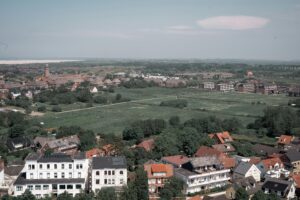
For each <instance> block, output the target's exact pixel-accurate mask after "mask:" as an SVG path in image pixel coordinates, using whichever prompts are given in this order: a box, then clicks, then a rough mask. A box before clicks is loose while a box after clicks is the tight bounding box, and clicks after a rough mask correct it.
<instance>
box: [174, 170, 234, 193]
mask: <svg viewBox="0 0 300 200" xmlns="http://www.w3.org/2000/svg"><path fill="white" fill-rule="evenodd" d="M184 171H185V170H184V169H176V170H175V175H176V176H177V177H178V178H180V179H181V180H183V181H184V183H185V184H184V185H185V187H184V192H185V193H186V194H192V193H196V192H201V191H203V190H207V189H213V188H217V187H223V186H225V185H227V184H228V181H229V180H230V175H229V172H230V169H223V170H216V171H210V172H205V173H201V174H196V173H194V174H192V173H191V174H190V175H188V174H186V173H185V172H184ZM182 172H183V173H182Z"/></svg>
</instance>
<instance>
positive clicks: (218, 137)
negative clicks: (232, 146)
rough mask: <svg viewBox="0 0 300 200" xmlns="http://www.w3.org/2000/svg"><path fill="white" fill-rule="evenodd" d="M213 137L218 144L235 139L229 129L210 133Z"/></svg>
mask: <svg viewBox="0 0 300 200" xmlns="http://www.w3.org/2000/svg"><path fill="white" fill-rule="evenodd" d="M208 136H209V137H210V138H211V139H213V140H215V141H216V142H217V144H225V143H229V142H232V141H233V139H232V137H231V135H230V133H229V132H228V131H224V132H220V133H212V134H209V135H208Z"/></svg>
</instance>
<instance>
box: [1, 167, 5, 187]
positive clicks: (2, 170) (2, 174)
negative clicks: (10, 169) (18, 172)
mask: <svg viewBox="0 0 300 200" xmlns="http://www.w3.org/2000/svg"><path fill="white" fill-rule="evenodd" d="M0 170H1V171H0V187H1V186H3V185H4V168H3V169H0Z"/></svg>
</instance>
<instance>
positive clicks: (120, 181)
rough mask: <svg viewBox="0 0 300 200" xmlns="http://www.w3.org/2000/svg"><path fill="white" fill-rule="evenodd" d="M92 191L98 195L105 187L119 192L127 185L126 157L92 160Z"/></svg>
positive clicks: (96, 158) (95, 158)
mask: <svg viewBox="0 0 300 200" xmlns="http://www.w3.org/2000/svg"><path fill="white" fill-rule="evenodd" d="M91 174H92V178H91V182H92V188H91V189H92V191H93V192H95V193H97V191H99V190H101V188H104V187H114V188H116V189H117V190H118V189H121V188H122V186H124V185H127V164H126V159H125V157H94V158H93V160H92V173H91Z"/></svg>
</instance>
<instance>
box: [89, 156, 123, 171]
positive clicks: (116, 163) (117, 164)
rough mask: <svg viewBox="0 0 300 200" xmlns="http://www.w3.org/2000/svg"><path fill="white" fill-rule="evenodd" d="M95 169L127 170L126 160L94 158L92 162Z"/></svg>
mask: <svg viewBox="0 0 300 200" xmlns="http://www.w3.org/2000/svg"><path fill="white" fill-rule="evenodd" d="M92 168H93V169H105V168H112V169H119V168H125V169H126V168H127V163H126V158H125V157H124V156H118V157H110V156H108V157H94V158H93V161H92Z"/></svg>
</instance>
